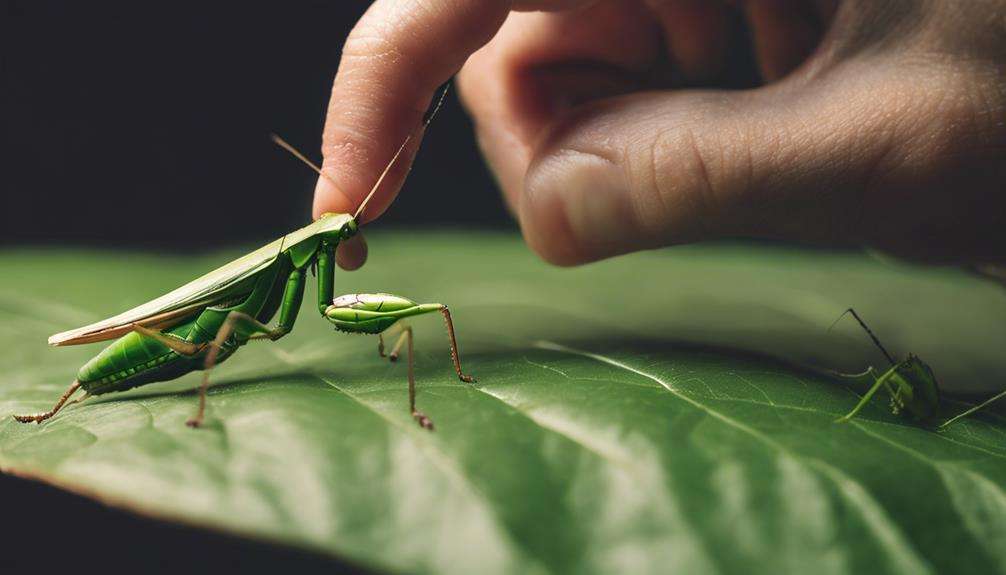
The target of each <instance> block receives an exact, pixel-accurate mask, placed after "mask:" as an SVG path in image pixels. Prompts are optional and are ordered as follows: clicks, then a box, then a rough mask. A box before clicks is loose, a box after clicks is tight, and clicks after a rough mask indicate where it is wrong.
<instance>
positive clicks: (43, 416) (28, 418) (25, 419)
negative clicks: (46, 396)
mask: <svg viewBox="0 0 1006 575" xmlns="http://www.w3.org/2000/svg"><path fill="white" fill-rule="evenodd" d="M78 389H80V382H79V381H76V380H74V382H73V383H71V384H70V387H68V388H67V389H66V391H64V392H63V395H62V396H61V397H60V398H59V401H57V402H56V405H55V406H53V408H52V409H50V410H49V411H47V412H45V413H36V414H34V415H15V416H14V419H16V420H18V421H20V422H21V423H29V422H32V421H34V422H35V423H42V422H43V421H45V420H47V419H49V418H50V417H52V416H54V415H56V413H58V412H59V410H60V409H62V408H63V404H64V403H66V400H68V399H70V396H71V395H73V393H74V392H75V391H77V390H78ZM85 397H86V396H85Z"/></svg>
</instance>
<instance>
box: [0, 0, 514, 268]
mask: <svg viewBox="0 0 1006 575" xmlns="http://www.w3.org/2000/svg"><path fill="white" fill-rule="evenodd" d="M368 5H369V2H364V1H359V0H352V1H345V0H342V1H335V2H333V1H327V2H323V1H299V2H283V3H279V2H270V3H242V4H233V3H226V2H223V3H218V2H204V3H199V4H196V3H190V4H185V3H147V2H99V3H92V2H38V1H23V2H13V1H4V2H3V4H2V6H3V8H2V12H0V43H2V45H0V58H2V61H0V66H2V85H0V98H2V100H0V126H2V132H0V137H2V143H0V197H2V198H3V210H2V214H0V240H4V241H6V242H17V243H26V242H27V243H56V242H60V243H63V242H69V243H71V244H78V243H81V242H83V243H86V244H97V245H108V246H121V245H126V246H139V247H156V248H165V247H167V248H175V249H178V248H180V249H214V248H217V247H219V246H221V245H227V244H235V243H248V242H253V241H258V240H264V239H271V238H272V237H273V236H276V235H280V234H282V233H284V232H286V231H288V230H292V229H295V228H298V227H300V226H302V225H304V224H305V223H307V222H308V221H309V218H310V216H311V213H310V209H311V199H312V193H313V189H314V181H315V179H316V176H315V175H314V174H313V173H311V172H310V171H309V170H308V169H307V168H306V167H304V166H303V165H301V164H299V163H298V162H297V161H296V160H294V159H293V158H291V157H290V156H289V155H287V154H286V152H283V151H282V150H280V149H279V148H277V147H276V146H275V145H273V144H272V143H271V142H270V141H269V138H268V135H269V133H270V132H276V133H278V134H280V135H282V136H283V137H284V138H285V139H287V140H288V141H290V142H291V143H293V144H294V145H295V146H296V147H298V148H300V149H302V150H303V151H304V152H305V153H306V154H307V155H308V156H309V157H312V158H315V159H318V158H319V157H320V152H319V145H320V141H321V131H322V127H323V121H324V117H325V109H326V106H327V103H328V96H329V90H330V87H331V82H332V78H333V77H334V75H335V71H336V69H337V66H338V61H339V54H340V51H341V48H342V43H343V42H344V40H345V37H346V35H347V33H348V31H349V29H350V28H351V27H352V24H353V23H354V22H355V21H356V20H357V19H358V18H359V16H360V15H361V14H362V13H363V11H364V10H365V9H366V7H367V6H368ZM382 222H383V223H386V224H388V225H403V224H416V223H424V224H430V223H435V224H446V223H457V224H464V225H468V226H494V227H512V226H513V224H512V222H511V220H510V217H509V216H508V215H507V214H506V212H505V210H504V209H503V204H502V201H501V199H500V198H499V195H498V194H497V193H496V191H495V189H494V187H493V182H492V179H491V177H490V175H489V173H488V171H487V170H486V168H485V167H484V165H483V163H482V161H481V160H480V157H479V154H478V151H477V149H476V147H475V144H474V139H473V137H472V133H471V126H470V123H469V121H468V119H467V117H466V116H465V114H464V112H463V111H462V110H461V107H460V105H459V104H458V102H457V100H456V98H454V97H452V98H450V99H449V101H448V103H447V105H446V107H445V108H444V110H442V112H441V114H440V115H439V116H438V118H437V121H436V122H435V124H434V125H433V126H432V127H431V128H430V130H429V132H428V135H427V138H426V140H425V144H424V146H423V147H422V150H421V152H420V155H419V157H418V158H417V161H416V164H415V169H414V171H413V173H412V175H411V176H410V178H409V181H408V183H407V185H406V189H405V190H404V191H403V193H402V195H401V196H400V201H398V202H396V203H395V204H394V206H393V207H392V208H391V209H390V210H389V212H388V213H387V214H386V216H385V217H384V218H383V219H382Z"/></svg>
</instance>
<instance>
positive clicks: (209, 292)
mask: <svg viewBox="0 0 1006 575" xmlns="http://www.w3.org/2000/svg"><path fill="white" fill-rule="evenodd" d="M446 94H447V89H446V88H445V89H444V91H443V92H442V94H441V96H440V99H439V100H438V102H437V103H436V105H435V106H434V107H433V108H432V109H431V111H430V112H428V113H427V114H426V115H425V116H424V118H423V120H422V123H421V124H420V126H419V127H417V128H416V129H415V130H413V132H412V133H411V134H410V135H409V136H408V137H407V138H406V139H405V141H404V142H403V143H402V145H401V147H399V149H398V151H397V153H395V155H394V156H393V157H392V159H391V161H390V162H389V163H388V165H387V166H386V167H385V169H384V172H383V173H382V174H381V175H380V177H379V178H378V179H377V182H376V183H375V184H374V187H373V188H372V189H371V191H370V193H369V194H368V195H367V197H366V198H365V199H364V200H363V202H362V203H361V204H360V206H359V207H358V208H357V210H356V213H355V214H354V215H349V214H333V213H328V214H324V215H322V216H321V217H320V218H318V219H317V220H316V221H315V222H313V223H311V224H310V225H307V226H305V227H303V228H300V229H299V230H296V231H293V232H291V233H289V234H286V235H284V236H283V237H281V238H279V239H277V240H275V241H273V242H272V243H269V244H267V245H265V246H263V247H261V248H259V249H257V250H255V251H253V252H251V253H249V254H247V255H245V256H243V257H241V258H238V259H236V260H234V261H232V262H230V263H228V264H226V265H224V266H222V267H220V268H218V269H216V270H214V271H211V272H209V273H208V274H206V275H204V276H202V277H199V278H197V279H195V280H193V281H191V282H189V283H187V284H185V285H183V286H181V287H179V288H177V289H175V290H173V291H171V292H169V293H167V294H165V295H163V296H161V297H158V298H156V299H154V300H151V301H149V302H147V303H145V304H142V305H140V306H137V307H135V308H133V309H130V310H128V311H125V312H123V313H121V314H119V315H116V316H114V317H110V318H108V319H105V320H102V321H98V322H96V323H92V324H90V325H86V326H84V327H81V328H78V329H73V330H70V331H65V332H62V333H58V334H56V335H53V336H52V337H50V338H49V344H50V345H54V346H65V345H78V344H85V343H94V342H100V341H107V340H112V339H114V340H115V341H114V342H113V343H112V344H110V345H109V346H108V347H106V348H105V349H104V350H103V351H102V352H100V353H99V354H98V355H96V356H95V357H94V358H92V359H91V360H90V361H88V362H87V363H86V364H84V366H83V367H81V368H80V370H79V371H78V373H77V377H76V379H75V380H74V381H73V383H71V384H70V387H69V388H67V390H66V391H65V392H64V393H63V395H62V396H61V397H60V398H59V400H58V401H57V402H56V404H55V405H54V406H53V408H52V409H50V410H49V411H47V412H44V413H37V414H31V415H15V416H14V418H15V419H17V420H18V421H20V422H22V423H29V422H35V423H42V422H43V421H46V420H48V419H50V418H52V417H53V416H55V415H56V414H57V413H58V412H59V411H60V410H61V409H62V408H64V407H65V406H67V405H70V404H73V403H78V402H80V401H83V400H85V399H87V398H88V397H91V396H96V395H102V394H105V393H110V392H115V391H125V390H127V389H132V388H134V387H138V386H141V385H146V384H149V383H153V382H158V381H168V380H172V379H176V378H178V377H181V376H182V375H185V374H187V373H190V372H192V371H196V370H203V379H202V384H201V385H200V387H199V407H198V409H197V411H196V413H195V415H194V416H193V417H192V418H190V419H189V420H188V421H187V422H186V423H187V425H189V426H190V427H199V426H200V425H201V424H202V423H203V421H204V418H205V412H206V390H207V388H208V387H209V381H210V379H209V376H210V372H211V370H212V369H213V367H214V366H216V365H218V364H220V363H221V362H223V361H224V360H226V359H227V358H229V357H230V356H231V355H233V354H234V353H235V352H236V351H238V349H240V348H241V347H242V346H243V345H245V344H246V343H248V342H249V341H253V340H266V339H267V340H272V341H276V340H278V339H280V338H282V337H283V336H284V335H286V334H288V333H290V331H291V330H292V329H293V327H294V322H295V321H296V319H297V315H298V313H299V311H300V308H301V303H302V301H303V298H304V289H305V286H306V276H307V271H308V270H310V269H316V270H317V278H318V311H319V312H320V313H321V315H322V317H324V318H325V319H327V320H328V321H329V322H331V323H332V324H333V325H334V326H335V329H336V330H339V331H343V332H347V333H358V334H374V335H377V336H378V338H379V339H378V352H379V354H380V355H381V357H388V358H390V359H391V361H395V360H396V359H397V358H398V355H399V352H400V350H401V348H402V346H403V345H404V346H405V347H406V350H407V354H408V384H409V409H410V410H411V414H412V417H413V418H414V419H415V420H416V422H417V423H418V424H419V425H420V426H421V427H423V428H425V429H429V430H432V429H433V422H432V420H431V419H430V418H429V417H427V416H426V415H425V414H424V413H423V412H421V411H419V410H418V409H417V408H416V384H415V375H414V367H413V358H412V328H411V327H408V326H405V327H403V328H402V329H401V335H400V336H399V337H398V340H397V342H396V343H395V344H394V346H393V348H392V349H391V352H390V353H389V354H387V355H385V349H384V339H383V336H382V334H383V333H385V331H386V330H388V329H389V328H391V327H392V326H396V327H397V326H399V325H401V324H398V322H399V321H400V320H403V319H405V318H408V317H413V316H417V315H422V314H427V313H432V312H439V313H440V314H442V315H443V318H444V321H445V323H446V325H447V334H448V338H449V342H450V351H451V359H452V361H453V362H454V370H455V372H456V373H457V377H458V379H460V380H461V381H463V382H465V383H474V382H475V378H473V377H471V376H470V375H466V374H465V373H464V372H463V371H462V369H461V360H460V357H459V354H458V346H457V339H456V337H455V333H454V323H453V321H452V318H451V313H450V311H449V310H448V308H447V306H446V305H443V304H440V303H416V302H414V301H412V300H409V299H406V298H403V297H400V296H396V295H391V294H385V293H374V294H349V295H343V296H340V297H333V292H334V286H335V266H336V264H335V249H336V247H337V246H338V245H339V242H340V241H343V240H347V239H349V238H351V237H353V236H355V235H356V234H357V232H358V231H359V226H360V214H361V213H363V210H364V208H365V207H366V205H367V202H369V201H370V199H371V198H372V197H373V195H374V193H375V192H376V191H377V190H378V188H379V187H380V185H381V183H382V182H383V180H384V179H385V177H386V176H387V175H388V172H389V171H390V170H391V168H392V166H393V165H394V164H395V162H396V161H397V160H398V158H399V157H400V156H401V154H402V152H403V151H404V150H405V149H406V146H407V145H408V143H409V141H410V140H411V139H412V138H413V136H414V135H415V134H417V133H419V132H420V131H421V130H422V129H423V128H425V127H426V126H428V125H429V123H430V122H431V121H432V119H433V117H434V116H435V115H436V113H437V111H438V110H439V109H440V107H441V105H442V104H443V102H444V98H445V97H446ZM273 140H274V141H275V142H276V143H277V144H279V145H280V146H281V147H283V148H285V149H286V150H287V151H289V152H291V153H292V154H293V155H294V156H296V157H297V158H298V159H300V160H301V161H303V162H305V163H306V164H307V165H309V166H310V167H311V168H312V169H314V170H315V171H316V172H318V173H319V174H320V175H321V176H323V177H327V176H325V174H324V173H322V171H321V170H320V169H319V168H318V167H317V166H316V165H314V164H313V163H311V162H310V160H308V159H307V158H305V157H304V156H303V155H302V154H300V153H299V152H298V151H296V150H295V149H293V148H292V147H291V146H290V145H289V144H287V143H286V142H284V141H283V140H282V139H280V138H279V137H278V136H273ZM277 313H278V314H279V320H278V322H277V324H276V325H275V327H270V326H269V325H267V324H268V323H269V322H270V321H272V319H273V318H274V317H275V315H276V314H277ZM80 389H83V390H84V392H85V393H84V395H83V396H81V397H79V398H77V399H75V400H73V401H69V400H70V398H71V397H72V396H73V395H74V394H75V393H76V392H77V391H78V390H80Z"/></svg>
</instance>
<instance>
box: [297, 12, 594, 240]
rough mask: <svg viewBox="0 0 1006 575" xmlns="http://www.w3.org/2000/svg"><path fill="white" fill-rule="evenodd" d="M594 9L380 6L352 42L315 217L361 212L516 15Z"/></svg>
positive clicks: (382, 197) (378, 208)
mask: <svg viewBox="0 0 1006 575" xmlns="http://www.w3.org/2000/svg"><path fill="white" fill-rule="evenodd" d="M587 2H589V0H552V1H546V0H536V1H528V0H525V1H519V2H509V1H500V0H429V1H419V0H405V1H403V0H377V1H376V2H374V3H373V5H371V7H370V8H369V9H368V10H367V12H366V14H365V15H364V16H363V18H362V19H361V20H360V21H359V22H358V23H357V25H356V26H355V27H354V28H353V30H352V32H351V33H350V35H349V38H348V39H347V40H346V44H345V46H344V48H343V54H342V59H341V61H340V64H339V72H338V74H337V76H336V78H335V82H334V84H333V87H332V95H331V100H330V103H329V107H328V113H327V117H326V120H325V131H324V136H323V142H322V154H323V156H324V162H323V164H322V169H323V170H324V171H325V173H326V174H328V175H329V176H331V178H332V180H333V181H334V183H332V182H330V181H328V179H326V178H320V179H319V180H318V185H317V187H316V189H315V202H314V212H315V214H316V215H318V214H321V213H323V212H326V211H331V212H341V213H354V212H355V210H356V208H357V207H358V206H359V204H360V203H361V202H362V200H363V198H364V197H365V196H366V195H367V193H368V192H369V191H370V189H371V187H372V186H373V185H374V183H375V181H376V180H377V177H378V175H379V174H380V173H381V172H382V171H383V170H384V168H385V166H386V165H387V163H388V161H389V160H390V159H391V157H392V156H393V155H394V152H395V150H396V149H397V148H398V146H399V145H400V144H401V143H402V142H403V141H405V139H406V137H407V136H408V135H409V134H410V133H412V132H413V131H414V130H415V129H416V127H417V125H418V124H419V122H420V119H421V118H422V115H423V113H424V112H425V111H426V108H427V106H428V104H429V103H430V100H431V98H432V96H433V93H434V92H435V90H436V88H437V87H438V86H439V85H441V84H443V83H444V82H445V81H447V80H448V79H449V78H450V77H451V76H453V75H454V74H455V73H456V72H457V71H458V70H459V69H460V68H461V65H462V64H463V63H464V61H465V60H466V59H467V58H468V56H469V55H471V54H472V52H474V51H475V50H477V49H478V48H479V47H481V46H482V45H483V44H485V43H486V42H488V41H489V39H490V38H492V36H493V35H494V34H495V33H496V31H497V30H498V29H499V27H500V25H501V24H502V23H503V21H504V19H505V18H506V16H507V14H508V13H509V11H510V9H511V6H513V7H514V8H518V9H541V8H551V9H559V8H566V7H570V6H575V5H577V4H583V3H587ZM418 145H419V138H415V140H414V141H413V142H411V146H410V147H409V149H408V150H407V151H406V153H405V154H404V155H403V157H402V158H401V161H399V162H397V165H396V166H395V167H394V168H393V169H392V171H391V172H390V173H389V174H388V177H387V179H386V181H385V182H384V184H383V185H382V186H381V189H380V190H378V192H377V193H376V194H375V196H374V198H373V199H372V201H371V202H370V204H369V205H368V206H367V209H366V212H365V213H364V214H363V220H364V221H368V220H371V219H373V218H374V217H376V216H377V215H379V214H380V213H382V212H383V211H384V210H385V209H386V208H387V206H388V204H389V203H390V202H391V200H392V199H393V197H394V195H395V194H396V193H397V191H398V189H399V187H400V186H401V183H402V180H403V179H404V177H405V175H406V173H407V172H408V167H409V165H410V164H411V161H412V156H413V155H414V153H415V149H416V147H417V146H418Z"/></svg>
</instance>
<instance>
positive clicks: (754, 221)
mask: <svg viewBox="0 0 1006 575" xmlns="http://www.w3.org/2000/svg"><path fill="white" fill-rule="evenodd" d="M966 85H967V83H956V84H955V83H954V82H953V80H950V79H948V78H946V77H945V76H943V75H940V74H936V75H931V76H930V77H920V75H919V73H918V70H908V69H906V68H905V66H904V63H903V62H896V61H891V62H866V61H862V62H851V63H847V64H845V65H844V66H842V67H841V68H838V69H836V70H835V71H833V72H832V73H831V74H829V75H827V76H824V77H820V78H817V79H816V81H815V82H813V83H810V84H807V83H801V84H797V85H778V86H775V87H772V88H765V89H762V90H759V91H753V92H705V93H696V92H689V93H649V94H640V95H636V96H629V97H620V98H613V99H608V100H604V101H602V102H598V103H596V104H593V105H588V106H586V107H584V108H583V109H581V110H580V111H578V112H577V113H576V114H575V115H573V116H571V117H568V118H566V119H564V120H563V121H562V122H561V123H560V124H558V125H557V126H555V127H554V128H553V129H552V131H551V133H550V135H549V136H548V137H547V138H546V139H545V140H544V141H543V143H542V144H541V145H540V146H539V147H538V148H537V149H536V151H535V152H534V154H533V158H532V160H531V164H530V167H529V168H528V170H527V173H526V176H525V180H524V188H523V192H522V195H521V198H520V204H519V213H520V220H521V226H522V229H523V232H524V235H525V237H526V239H527V241H528V243H529V244H530V245H531V247H532V248H533V249H535V250H536V251H537V252H538V253H539V254H541V255H542V257H544V258H545V259H546V260H548V261H551V262H553V263H556V264H560V265H572V264H579V263H584V262H588V261H593V260H597V259H601V258H605V257H610V256H613V255H617V254H622V253H627V252H631V251H636V250H640V249H646V248H653V247H658V246H664V245H669V244H677V243H684V242H693V241H697V240H702V239H710V238H721V237H736V236H745V237H752V236H753V237H771V238H786V239H796V240H802V241H810V242H821V243H834V242H837V241H848V242H851V243H866V244H872V245H879V246H881V247H890V248H893V249H897V250H899V251H901V250H903V249H909V248H912V247H915V248H920V247H921V248H924V249H925V248H933V247H934V244H941V245H945V244H947V242H949V241H951V240H950V238H949V237H947V234H940V233H939V231H940V230H942V229H950V228H951V227H952V226H954V225H956V226H959V225H961V222H963V221H967V220H968V218H969V216H968V214H969V213H971V214H974V213H976V212H977V213H979V214H981V213H987V212H984V211H983V210H982V209H981V208H978V209H977V210H975V208H976V206H975V205H973V202H974V201H981V199H980V198H982V197H985V198H989V190H990V189H991V188H990V187H989V186H991V185H993V184H994V182H995V179H994V178H993V177H990V176H989V170H988V169H987V168H988V166H986V169H985V170H982V171H978V170H975V169H974V168H971V170H970V171H971V172H972V173H976V174H977V173H981V174H984V176H981V178H986V179H985V180H981V178H979V181H973V182H971V186H972V187H974V189H976V190H978V192H977V195H975V196H974V197H973V198H971V199H964V198H962V196H961V195H960V194H954V193H947V192H948V191H949V190H948V189H932V187H933V186H941V185H942V186H944V187H946V186H952V185H953V184H952V182H953V181H954V180H955V179H958V178H964V177H966V173H965V172H961V171H960V169H959V167H955V166H956V163H955V161H954V160H953V159H952V158H955V157H960V156H961V152H962V150H961V149H960V148H959V147H960V146H961V142H965V141H968V140H970V139H972V138H970V137H968V136H967V134H968V130H969V129H970V127H966V126H965V125H962V124H961V121H962V119H963V118H966V117H968V114H969V113H970V112H969V111H968V108H967V105H966V104H965V103H964V101H963V100H962V99H961V98H960V97H959V96H961V95H963V93H964V92H965V90H964V86H966ZM949 92H957V93H956V95H950V96H948V93H949ZM965 155H968V154H965ZM993 165H994V164H993ZM1002 171H1003V169H1002V165H1001V163H1000V164H999V177H1001V176H1002V173H1001V172H1002ZM983 181H984V184H983V183H982V182H983ZM941 182H942V183H941ZM983 185H984V188H982V186H983ZM1000 195H1001V194H1000ZM986 201H987V200H986ZM998 201H999V204H1000V206H999V208H1000V209H997V213H998V214H1000V215H999V216H995V217H999V219H1002V216H1001V214H1002V211H1001V204H1002V201H1001V200H998ZM995 217H992V216H990V217H989V221H988V222H985V224H984V225H985V228H984V229H987V230H991V229H996V228H995V227H994V221H993V220H994V219H995ZM970 218H971V220H974V216H973V215H972V216H970ZM1000 235H1001V234H1000ZM984 241H986V242H987V241H988V237H987V236H986V238H985V240H984ZM980 243H981V242H977V243H976V244H975V246H971V248H973V249H979V248H977V247H976V246H978V245H979V244H980ZM936 247H937V248H938V249H940V250H942V249H943V248H942V247H940V246H936ZM957 247H958V248H959V247H960V246H957ZM962 249H970V248H962Z"/></svg>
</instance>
